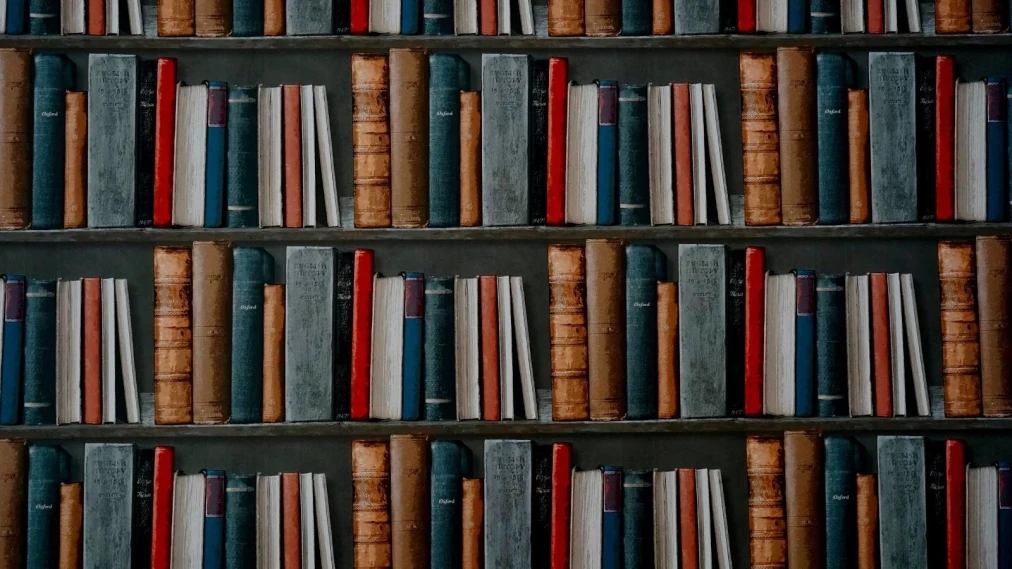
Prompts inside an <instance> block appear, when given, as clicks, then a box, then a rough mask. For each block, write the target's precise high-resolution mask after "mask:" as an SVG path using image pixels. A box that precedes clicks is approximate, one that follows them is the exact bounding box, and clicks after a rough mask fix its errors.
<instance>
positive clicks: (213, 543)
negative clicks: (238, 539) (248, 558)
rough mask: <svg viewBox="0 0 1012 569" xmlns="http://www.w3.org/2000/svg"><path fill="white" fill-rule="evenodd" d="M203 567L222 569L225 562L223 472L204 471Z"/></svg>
mask: <svg viewBox="0 0 1012 569" xmlns="http://www.w3.org/2000/svg"><path fill="white" fill-rule="evenodd" d="M204 497H205V498H204V500H202V502H203V508H202V509H203V515H204V524H203V526H204V527H203V533H204V555H203V567H208V568H218V569H223V567H224V560H225V471H224V470H205V471H204Z"/></svg>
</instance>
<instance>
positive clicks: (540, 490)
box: [531, 443, 555, 569]
mask: <svg viewBox="0 0 1012 569" xmlns="http://www.w3.org/2000/svg"><path fill="white" fill-rule="evenodd" d="M553 446H554V445H551V444H537V443H535V444H534V445H533V447H532V449H531V468H532V473H531V475H532V477H533V480H534V484H533V490H532V491H533V493H532V494H531V567H542V568H544V569H549V568H550V567H551V563H552V501H553V500H552V483H553V480H552V463H553V461H554V457H553V454H554V452H555V451H554V449H553Z"/></svg>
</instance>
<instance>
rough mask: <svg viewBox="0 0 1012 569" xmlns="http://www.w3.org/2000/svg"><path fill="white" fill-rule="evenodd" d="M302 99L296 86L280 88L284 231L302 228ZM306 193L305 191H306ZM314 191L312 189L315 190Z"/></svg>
mask: <svg viewBox="0 0 1012 569" xmlns="http://www.w3.org/2000/svg"><path fill="white" fill-rule="evenodd" d="M301 101H302V96H301V94H300V86H299V85H282V86H281V113H282V115H283V118H282V122H283V126H282V129H283V130H282V132H283V133H284V134H283V142H282V147H283V148H284V150H283V161H284V184H285V185H284V199H285V204H284V215H285V227H302V102H301ZM307 190H308V188H307ZM314 191H315V189H314Z"/></svg>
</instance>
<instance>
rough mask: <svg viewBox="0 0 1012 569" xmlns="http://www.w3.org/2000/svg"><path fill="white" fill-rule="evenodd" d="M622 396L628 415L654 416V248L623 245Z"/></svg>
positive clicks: (637, 416)
mask: <svg viewBox="0 0 1012 569" xmlns="http://www.w3.org/2000/svg"><path fill="white" fill-rule="evenodd" d="M625 262H626V266H625V278H626V281H625V310H626V312H625V326H626V328H625V334H626V336H625V337H626V397H627V398H628V410H627V417H628V418H629V419H653V418H656V417H657V275H656V274H655V271H656V266H655V263H654V249H653V247H651V246H649V245H627V246H626V248H625Z"/></svg>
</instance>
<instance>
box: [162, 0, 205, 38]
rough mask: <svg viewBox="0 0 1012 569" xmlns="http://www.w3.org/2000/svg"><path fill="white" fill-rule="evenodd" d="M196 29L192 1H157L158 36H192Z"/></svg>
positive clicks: (194, 8) (194, 7) (194, 9)
mask: <svg viewBox="0 0 1012 569" xmlns="http://www.w3.org/2000/svg"><path fill="white" fill-rule="evenodd" d="M196 27H197V26H196V6H195V3H194V0H158V35H159V36H192V35H193V34H194V33H195V32H196Z"/></svg>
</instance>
